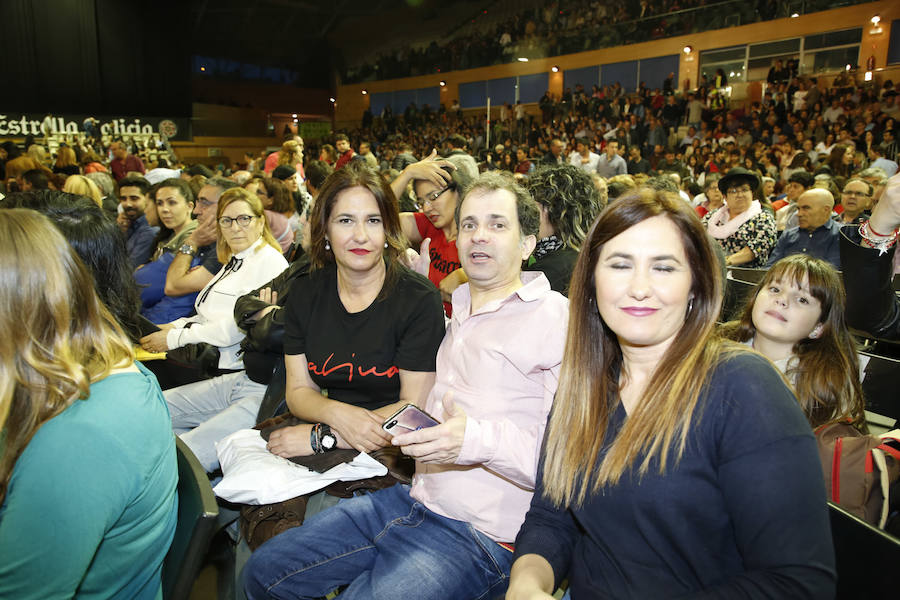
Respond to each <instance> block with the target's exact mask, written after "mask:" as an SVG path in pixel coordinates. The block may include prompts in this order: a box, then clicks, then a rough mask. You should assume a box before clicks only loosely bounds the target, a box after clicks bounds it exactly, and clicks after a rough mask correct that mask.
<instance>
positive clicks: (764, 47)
mask: <svg viewBox="0 0 900 600" xmlns="http://www.w3.org/2000/svg"><path fill="white" fill-rule="evenodd" d="M791 52H800V38H793V39H790V40H779V41H777V42H768V43H766V44H754V45H752V46H750V58H757V57H759V56H772V55H774V54H788V53H791Z"/></svg>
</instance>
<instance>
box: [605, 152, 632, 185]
mask: <svg viewBox="0 0 900 600" xmlns="http://www.w3.org/2000/svg"><path fill="white" fill-rule="evenodd" d="M597 173H599V174H600V176H601V177H605V178H606V179H609V178H610V177H613V176H615V175H625V174H626V173H628V167H627V166H626V165H625V159H624V158H622V157H621V156H619V155H618V154H617V155H615V156H614V157H613V159H612V160H609V159H608V158H607V156H606V153H605V152H604V153H603V154H602V155H601V156H600V160H599V161H597Z"/></svg>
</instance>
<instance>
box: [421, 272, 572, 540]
mask: <svg viewBox="0 0 900 600" xmlns="http://www.w3.org/2000/svg"><path fill="white" fill-rule="evenodd" d="M521 277H522V282H523V283H524V285H523V286H522V287H521V288H519V289H518V290H516V291H515V292H514V293H513V294H511V295H510V296H508V297H507V298H504V299H503V300H498V301H494V302H490V303H488V304H487V305H485V306H483V307H482V308H481V309H480V310H478V311H477V312H476V313H475V314H469V313H470V310H471V306H472V298H471V295H470V293H469V286H468V285H467V284H466V285H461V286H460V287H459V288H457V289H456V291H455V292H454V293H453V318H452V319H451V321H450V325H449V327H448V328H447V333H446V335H445V336H444V341H443V342H441V347H440V349H439V350H438V354H437V380H436V382H435V384H434V388H432V390H431V393H430V395H429V396H428V401H427V404H426V410H427V411H428V412H429V413H430V414H432V415H434V416H435V417H437V418H438V419H440V420H443V419H444V418H445V416H444V412H443V405H442V399H443V397H444V394H446V393H447V392H448V391H452V392H453V401H454V402H455V403H456V404H457V406H459V407H460V408H462V409H463V410H464V411H465V413H466V416H467V417H468V418H467V421H466V433H465V439H464V441H463V446H462V451H461V452H460V455H459V458H458V459H457V461H456V464H455V465H437V464H422V463H416V475H415V477H414V478H413V484H412V490H411V491H410V495H411V496H412V497H413V498H415V499H416V500H418V501H419V502H422V503H423V504H425V506H427V507H428V508H429V509H430V510H432V511H434V512H436V513H438V514H440V515H443V516H445V517H449V518H451V519H457V520H460V521H466V522H468V523H471V524H472V525H473V526H474V527H475V528H476V529H478V530H479V531H481V532H482V533H484V534H486V535H487V536H488V537H490V538H491V539H493V540H495V541H497V542H512V541H513V540H515V537H516V533H518V531H519V527H520V526H521V525H522V522H523V521H524V520H525V513H526V512H527V510H528V507H529V504H530V503H531V495H532V491H533V490H534V480H535V474H536V472H537V463H538V455H539V452H540V444H541V440H542V438H543V435H544V427H545V426H546V423H547V415H548V414H549V412H550V407H551V405H552V404H553V395H554V394H555V393H556V386H557V384H558V381H559V367H560V363H561V362H562V355H563V347H564V346H565V339H566V326H567V324H568V315H569V303H568V300H566V298H565V297H563V296H562V295H561V294H559V293H557V292H554V291H552V290H551V289H550V283H549V282H548V281H547V278H546V277H545V276H544V274H543V273H541V272H530V273H522V275H521Z"/></svg>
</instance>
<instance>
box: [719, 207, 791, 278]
mask: <svg viewBox="0 0 900 600" xmlns="http://www.w3.org/2000/svg"><path fill="white" fill-rule="evenodd" d="M713 214H715V211H713V212H711V213H708V214H706V215H704V216H703V219H702V221H703V225H704V227H705V226H706V225H707V223H709V220H710V218H711V217H712V215H713ZM716 241H717V242H719V245H720V246H722V250H724V251H725V256H728V255H730V254H734V253H735V252H740V251H741V250H742V249H743V248H747V247H749V248H750V250H752V251H753V260H751V261H750V262H748V263H745V264H742V265H736V266H741V267H746V268H748V269H760V268H763V267H765V266H766V263H768V262H769V254H770V253H771V252H772V250H773V249H774V248H775V243H776V242H777V241H778V234H777V233H776V231H775V219H774V218H773V217H772V214H771V213H770V212H769V211H767V210H763V211H762V212H761V213H759V214H758V215H756V216H755V217H753V218H752V219H750V220H749V221H747V222H746V223H744V224H743V225H741V226H740V227H738V229H737V231H735V232H734V233H732V234H731V235H730V236H728V237H727V238H725V239H724V240H716Z"/></svg>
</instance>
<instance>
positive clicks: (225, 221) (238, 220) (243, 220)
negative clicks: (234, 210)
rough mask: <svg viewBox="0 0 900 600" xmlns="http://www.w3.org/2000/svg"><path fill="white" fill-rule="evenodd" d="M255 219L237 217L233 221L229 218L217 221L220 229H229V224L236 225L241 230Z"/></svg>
mask: <svg viewBox="0 0 900 600" xmlns="http://www.w3.org/2000/svg"><path fill="white" fill-rule="evenodd" d="M255 218H256V217H255V216H253V215H238V216H236V217H235V218H233V219H232V218H231V217H222V218H221V219H219V225H221V227H222V229H231V224H232V223H237V224H238V225H240V226H241V228H242V229H243V228H245V227H247V226H249V225H250V223H251V222H253V219H255Z"/></svg>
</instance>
